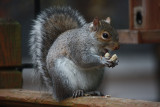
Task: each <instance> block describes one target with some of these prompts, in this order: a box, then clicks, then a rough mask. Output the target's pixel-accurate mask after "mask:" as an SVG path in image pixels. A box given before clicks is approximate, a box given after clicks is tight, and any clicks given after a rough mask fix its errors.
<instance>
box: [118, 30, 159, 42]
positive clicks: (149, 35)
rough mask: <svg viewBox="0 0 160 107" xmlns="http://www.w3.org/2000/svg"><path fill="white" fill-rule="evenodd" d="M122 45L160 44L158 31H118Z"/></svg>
mask: <svg viewBox="0 0 160 107" xmlns="http://www.w3.org/2000/svg"><path fill="white" fill-rule="evenodd" d="M118 34H119V41H120V43H123V44H141V43H160V30H127V29H126V30H118Z"/></svg>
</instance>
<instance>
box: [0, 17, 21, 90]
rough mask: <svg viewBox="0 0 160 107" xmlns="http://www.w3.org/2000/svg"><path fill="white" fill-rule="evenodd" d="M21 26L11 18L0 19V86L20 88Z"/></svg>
mask: <svg viewBox="0 0 160 107" xmlns="http://www.w3.org/2000/svg"><path fill="white" fill-rule="evenodd" d="M21 61H22V58H21V26H20V24H19V23H18V22H16V21H13V20H2V19H1V20H0V88H21V87H22V73H21V72H19V71H17V69H16V67H20V66H21Z"/></svg>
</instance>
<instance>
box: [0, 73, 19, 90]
mask: <svg viewBox="0 0 160 107" xmlns="http://www.w3.org/2000/svg"><path fill="white" fill-rule="evenodd" d="M0 88H1V89H2V88H3V89H4V88H22V72H19V71H16V70H0Z"/></svg>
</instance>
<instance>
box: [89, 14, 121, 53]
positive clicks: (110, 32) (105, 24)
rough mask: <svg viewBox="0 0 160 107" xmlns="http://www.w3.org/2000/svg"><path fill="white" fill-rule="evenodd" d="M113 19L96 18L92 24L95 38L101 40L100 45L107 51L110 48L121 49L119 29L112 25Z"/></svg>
mask: <svg viewBox="0 0 160 107" xmlns="http://www.w3.org/2000/svg"><path fill="white" fill-rule="evenodd" d="M110 23H111V19H110V17H107V18H106V20H99V19H98V18H94V20H93V22H92V23H91V25H90V28H91V31H92V32H95V35H94V36H95V38H96V39H97V40H98V41H99V43H100V47H101V48H102V49H103V50H105V52H107V51H108V50H110V51H112V50H117V49H119V37H118V33H117V31H116V30H115V29H114V28H113V27H112V26H111V25H110Z"/></svg>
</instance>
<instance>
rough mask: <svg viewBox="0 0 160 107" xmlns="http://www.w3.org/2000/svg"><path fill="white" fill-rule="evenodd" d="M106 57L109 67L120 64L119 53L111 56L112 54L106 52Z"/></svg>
mask: <svg viewBox="0 0 160 107" xmlns="http://www.w3.org/2000/svg"><path fill="white" fill-rule="evenodd" d="M105 58H106V60H107V63H106V65H107V66H108V67H112V68H113V67H115V66H116V65H118V62H119V60H118V57H117V55H116V54H114V55H113V56H112V57H110V54H109V53H106V54H105Z"/></svg>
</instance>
